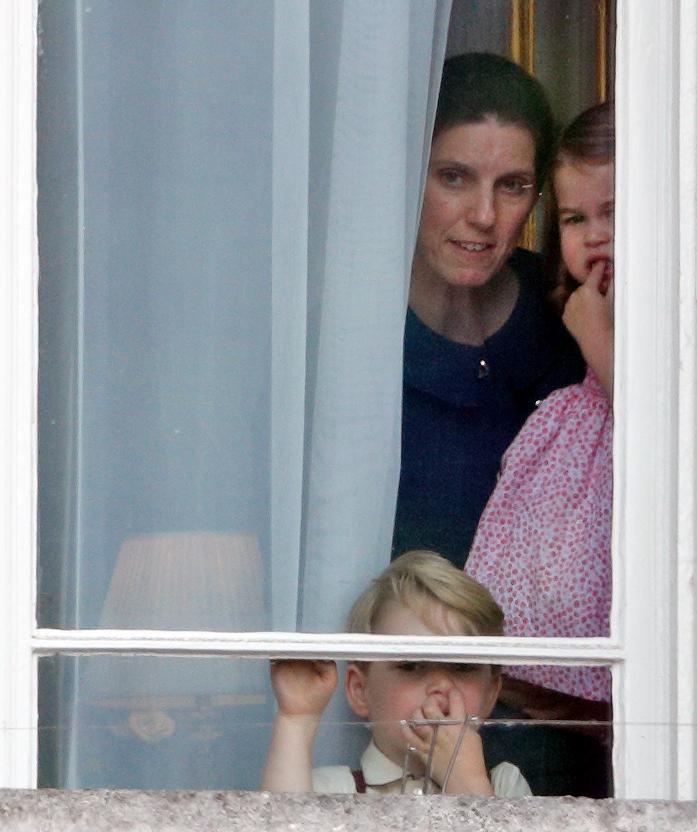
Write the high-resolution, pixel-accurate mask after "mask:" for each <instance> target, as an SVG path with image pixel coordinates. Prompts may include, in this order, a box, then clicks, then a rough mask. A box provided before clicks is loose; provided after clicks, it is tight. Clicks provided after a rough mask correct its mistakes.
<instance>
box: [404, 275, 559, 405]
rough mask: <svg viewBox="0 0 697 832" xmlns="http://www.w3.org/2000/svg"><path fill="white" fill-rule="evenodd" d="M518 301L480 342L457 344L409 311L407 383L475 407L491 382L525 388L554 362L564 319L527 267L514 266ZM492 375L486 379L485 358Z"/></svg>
mask: <svg viewBox="0 0 697 832" xmlns="http://www.w3.org/2000/svg"><path fill="white" fill-rule="evenodd" d="M512 265H513V266H514V269H515V271H516V274H517V276H518V281H519V286H520V289H519V293H518V300H517V301H516V304H515V306H514V308H513V311H512V312H511V314H510V315H509V317H508V320H507V321H506V322H505V323H504V324H503V326H502V327H501V328H500V329H499V330H497V331H496V332H495V333H494V334H493V335H491V336H490V337H489V338H487V339H486V341H485V342H484V343H483V344H482V345H481V346H472V345H469V344H458V343H456V342H455V341H450V340H448V339H447V338H444V337H443V336H442V335H439V334H438V333H437V332H434V331H433V330H432V329H430V328H429V327H428V326H426V324H424V323H423V321H421V319H420V318H418V317H417V316H416V314H415V313H414V312H413V311H412V310H411V309H409V310H407V320H406V327H405V338H404V383H405V384H406V385H407V386H409V387H414V388H416V389H417V390H420V391H422V392H424V393H428V394H430V395H432V396H434V397H436V398H438V399H441V400H443V401H445V402H448V403H449V404H452V405H455V406H458V407H476V406H477V405H478V404H479V403H480V401H481V398H482V395H483V394H484V391H485V390H488V389H489V387H490V383H489V382H491V381H494V383H495V384H496V385H497V386H498V385H505V386H506V387H509V388H512V389H513V390H516V391H522V390H526V389H527V388H529V387H531V386H532V385H534V383H535V382H536V381H537V380H538V379H540V378H542V377H543V376H544V375H545V373H546V371H547V370H548V369H549V367H550V366H551V365H552V364H553V362H554V360H555V358H556V356H557V354H558V353H559V350H560V339H561V338H562V337H563V330H562V324H561V322H560V321H559V320H558V319H557V318H556V317H555V316H554V314H553V313H552V312H551V311H549V310H548V309H547V308H546V303H545V300H544V298H543V297H542V295H541V293H540V292H539V291H538V290H537V289H536V288H535V287H534V286H533V285H531V284H532V275H531V274H526V271H528V270H529V269H521V268H515V266H517V265H518V263H517V261H514V262H513V263H512ZM482 361H485V362H486V363H487V367H488V370H489V372H490V374H491V375H490V376H488V375H485V376H484V377H483V378H482V376H481V373H480V369H481V362H482Z"/></svg>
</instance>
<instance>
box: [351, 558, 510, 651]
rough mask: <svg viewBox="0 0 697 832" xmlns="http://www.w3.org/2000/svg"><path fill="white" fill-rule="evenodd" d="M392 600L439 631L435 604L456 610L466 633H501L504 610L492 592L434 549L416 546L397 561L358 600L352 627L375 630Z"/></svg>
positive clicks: (352, 612) (463, 632)
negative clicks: (492, 595) (419, 548)
mask: <svg viewBox="0 0 697 832" xmlns="http://www.w3.org/2000/svg"><path fill="white" fill-rule="evenodd" d="M390 601H397V602H399V603H400V604H404V606H406V607H409V609H411V610H413V611H414V612H416V613H417V614H418V615H419V616H420V617H421V618H422V619H423V620H424V622H425V623H426V624H428V625H429V626H431V627H432V628H433V629H435V630H438V629H439V624H438V622H437V621H436V619H435V616H434V612H435V610H434V605H440V606H442V607H444V608H445V610H446V611H448V612H450V613H452V615H453V616H454V618H455V620H456V621H457V623H458V625H459V626H460V629H461V634H462V635H464V636H500V635H503V612H502V610H501V607H499V605H498V604H497V603H496V601H494V599H493V598H492V597H491V595H490V594H489V591H488V590H487V589H485V588H484V587H483V586H482V585H481V584H479V583H477V581H475V580H473V579H472V578H470V577H469V575H466V574H465V573H464V572H462V571H461V570H460V569H457V568H456V567H455V566H453V564H452V563H450V561H448V560H446V559H445V558H444V557H441V556H440V555H438V554H436V553H435V552H429V551H425V550H415V551H411V552H405V553H404V554H403V555H400V556H399V557H398V558H396V559H395V560H393V561H392V563H391V564H390V565H389V566H388V567H387V569H385V570H384V572H382V573H381V574H380V575H379V576H378V577H377V578H376V579H375V580H374V581H372V583H371V584H370V586H369V587H368V589H366V590H365V592H363V593H362V594H361V595H360V596H359V597H358V598H357V599H356V602H355V603H354V605H353V607H352V608H351V612H350V613H349V616H348V620H347V622H346V629H347V630H348V632H349V633H373V632H375V627H376V624H377V622H378V619H379V618H380V614H381V613H382V612H383V610H384V609H385V606H386V605H387V604H388V603H389V602H390ZM441 629H442V627H441Z"/></svg>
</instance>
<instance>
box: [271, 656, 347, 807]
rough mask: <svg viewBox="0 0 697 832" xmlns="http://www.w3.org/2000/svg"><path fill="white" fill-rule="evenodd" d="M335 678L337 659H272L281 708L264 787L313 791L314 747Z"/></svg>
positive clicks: (272, 789)
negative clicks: (332, 660) (326, 660)
mask: <svg viewBox="0 0 697 832" xmlns="http://www.w3.org/2000/svg"><path fill="white" fill-rule="evenodd" d="M336 681H337V673H336V665H335V664H334V662H324V661H293V660H289V661H280V662H272V663H271V684H272V687H273V691H274V695H275V697H276V701H277V702H278V712H277V714H276V717H275V718H274V722H273V731H272V735H271V742H270V744H269V750H268V753H267V755H266V765H265V766H264V773H263V776H262V782H261V787H262V789H266V790H268V791H277V792H308V791H312V747H313V745H314V742H315V735H316V733H317V728H318V726H319V721H320V718H321V716H322V712H323V711H324V709H325V707H326V706H327V703H328V702H329V700H330V699H331V696H332V694H333V693H334V689H335V688H336Z"/></svg>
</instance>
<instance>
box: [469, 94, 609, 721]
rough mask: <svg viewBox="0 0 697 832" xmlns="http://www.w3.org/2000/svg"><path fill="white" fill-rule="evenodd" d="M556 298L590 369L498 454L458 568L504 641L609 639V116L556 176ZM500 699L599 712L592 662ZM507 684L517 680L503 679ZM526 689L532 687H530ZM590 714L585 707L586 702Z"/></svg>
mask: <svg viewBox="0 0 697 832" xmlns="http://www.w3.org/2000/svg"><path fill="white" fill-rule="evenodd" d="M552 183H553V191H554V214H555V219H556V222H555V223H554V232H553V233H552V234H551V235H550V237H551V241H550V244H549V245H548V250H549V253H550V255H551V257H552V259H553V261H554V260H556V263H557V264H558V274H559V278H560V279H559V288H558V289H557V291H556V298H555V300H556V301H557V302H558V303H559V305H560V307H563V310H564V312H563V321H564V324H565V325H566V327H567V329H568V330H569V332H570V333H571V334H572V335H573V337H574V338H575V339H576V341H577V342H578V345H579V347H580V349H581V352H582V353H583V356H584V358H585V360H586V363H587V365H588V370H587V374H586V377H585V379H584V381H583V383H582V384H576V385H572V386H570V387H565V388H563V389H561V390H557V391H555V392H554V393H552V394H551V395H550V396H549V397H548V398H547V399H545V400H544V401H543V402H542V404H541V405H540V407H539V408H538V410H537V411H536V412H535V413H533V414H532V415H531V416H530V418H529V419H528V421H527V422H526V423H525V425H524V426H523V428H522V430H521V431H520V433H519V434H518V436H517V437H516V439H515V440H514V441H513V443H512V444H511V446H510V447H509V449H508V451H507V452H506V454H505V456H504V458H503V463H502V469H501V474H500V479H499V481H498V483H497V486H496V489H495V490H494V493H493V494H492V496H491V498H490V499H489V502H488V504H487V507H486V509H485V510H484V513H483V514H482V518H481V521H480V524H479V527H478V530H477V534H476V537H475V540H474V543H473V546H472V550H471V552H470V555H469V558H468V560H467V566H466V569H467V571H468V572H469V574H470V575H472V577H474V578H475V579H476V580H477V581H479V582H480V583H482V584H483V585H484V586H486V587H487V588H488V589H489V591H490V592H491V593H492V595H493V596H494V598H495V599H496V600H497V601H498V603H499V604H500V605H501V607H502V608H503V611H504V614H505V619H506V624H507V627H506V632H507V634H508V635H512V636H568V637H586V636H606V635H608V634H609V614H610V592H611V564H610V529H611V515H612V404H611V397H612V366H613V312H612V310H613V306H612V299H613V293H612V277H613V207H614V197H613V189H614V122H613V110H612V108H611V107H610V106H608V105H606V104H603V105H599V106H597V107H593V108H591V109H590V110H587V111H585V112H584V113H582V114H581V115H580V116H579V117H578V118H577V119H576V120H575V121H574V122H572V124H571V125H570V126H569V127H568V128H567V129H566V131H565V132H564V134H563V135H562V139H561V142H560V146H559V151H558V153H557V156H556V159H555V162H554V165H553V169H552ZM507 675H508V677H509V681H508V684H506V683H504V688H505V689H507V690H508V696H505V694H504V696H503V698H504V700H505V701H506V702H507V704H510V705H514V706H518V707H519V708H521V709H522V710H524V711H526V712H527V713H528V714H529V715H531V716H537V717H540V718H545V717H546V718H554V717H556V718H564V717H566V718H588V717H590V716H602V715H604V712H605V710H606V705H605V703H608V702H609V698H610V681H609V680H610V676H609V672H608V671H607V670H606V669H604V668H600V667H596V668H593V667H562V666H555V667H542V666H530V667H525V668H523V667H510V668H508V670H507ZM511 678H512V679H513V680H518V681H517V682H516V681H511ZM532 686H535V687H532ZM594 703H595V705H597V706H598V707H597V708H595V709H594V707H593V704H594Z"/></svg>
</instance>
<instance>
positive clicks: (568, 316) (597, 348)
mask: <svg viewBox="0 0 697 832" xmlns="http://www.w3.org/2000/svg"><path fill="white" fill-rule="evenodd" d="M606 265H607V264H606V261H605V260H599V261H598V262H597V263H595V264H594V266H593V268H592V269H591V272H590V274H589V276H588V279H587V280H586V282H585V283H583V284H582V285H581V286H579V287H578V289H576V290H575V291H574V292H572V293H571V295H570V297H569V299H568V300H567V302H566V306H565V307H564V314H563V316H562V320H563V321H564V326H565V327H566V328H567V329H568V330H569V332H570V333H571V335H573V337H574V339H575V340H576V343H577V344H578V346H579V348H580V350H581V353H582V354H583V357H584V358H585V360H586V363H587V364H588V366H589V367H590V368H591V369H592V370H593V372H594V373H595V375H596V376H597V377H598V380H599V381H600V383H601V384H602V386H603V389H604V390H605V392H606V393H607V395H608V398H611V397H612V383H613V360H614V350H613V339H614V330H615V325H614V284H613V282H612V278H609V279H608V277H607V276H606V274H605V269H606Z"/></svg>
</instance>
